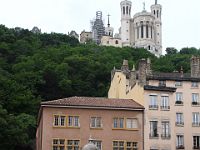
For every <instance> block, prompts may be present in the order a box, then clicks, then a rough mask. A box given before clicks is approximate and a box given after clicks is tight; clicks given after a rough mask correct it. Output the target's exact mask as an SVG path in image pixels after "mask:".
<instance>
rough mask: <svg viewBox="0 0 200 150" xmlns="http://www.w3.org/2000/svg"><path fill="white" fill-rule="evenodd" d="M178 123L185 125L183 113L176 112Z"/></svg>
mask: <svg viewBox="0 0 200 150" xmlns="http://www.w3.org/2000/svg"><path fill="white" fill-rule="evenodd" d="M176 125H181V126H183V125H184V121H183V113H176Z"/></svg>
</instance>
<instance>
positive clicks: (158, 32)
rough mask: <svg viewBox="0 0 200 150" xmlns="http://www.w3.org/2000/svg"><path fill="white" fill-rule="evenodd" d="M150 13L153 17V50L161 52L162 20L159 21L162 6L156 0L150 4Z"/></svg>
mask: <svg viewBox="0 0 200 150" xmlns="http://www.w3.org/2000/svg"><path fill="white" fill-rule="evenodd" d="M151 13H152V14H153V15H154V17H155V26H154V29H155V35H154V39H155V51H156V52H157V53H158V54H162V21H161V14H162V6H161V5H160V4H158V2H157V0H155V4H154V5H152V6H151Z"/></svg>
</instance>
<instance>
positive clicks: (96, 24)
mask: <svg viewBox="0 0 200 150" xmlns="http://www.w3.org/2000/svg"><path fill="white" fill-rule="evenodd" d="M91 23H92V24H91V25H92V37H93V40H94V41H95V43H96V44H100V43H101V37H102V36H103V35H105V27H104V24H103V20H102V12H101V11H97V12H96V19H95V20H94V21H91Z"/></svg>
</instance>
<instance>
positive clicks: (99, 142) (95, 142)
mask: <svg viewBox="0 0 200 150" xmlns="http://www.w3.org/2000/svg"><path fill="white" fill-rule="evenodd" d="M90 141H91V142H92V143H93V144H94V145H96V147H97V148H98V150H101V149H102V141H100V140H90Z"/></svg>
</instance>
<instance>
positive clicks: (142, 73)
mask: <svg viewBox="0 0 200 150" xmlns="http://www.w3.org/2000/svg"><path fill="white" fill-rule="evenodd" d="M146 68H147V61H146V60H145V59H141V60H139V66H138V69H139V70H138V81H139V84H140V85H141V86H143V85H145V83H146Z"/></svg>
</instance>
